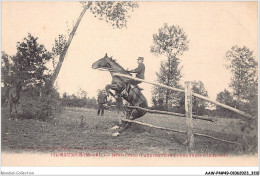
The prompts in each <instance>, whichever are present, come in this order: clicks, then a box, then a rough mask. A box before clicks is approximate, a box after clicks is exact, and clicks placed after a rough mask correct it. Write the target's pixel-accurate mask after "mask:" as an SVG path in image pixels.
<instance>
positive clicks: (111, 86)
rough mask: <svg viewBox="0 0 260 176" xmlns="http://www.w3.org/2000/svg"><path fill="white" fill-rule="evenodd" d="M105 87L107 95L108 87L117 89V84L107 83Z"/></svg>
mask: <svg viewBox="0 0 260 176" xmlns="http://www.w3.org/2000/svg"><path fill="white" fill-rule="evenodd" d="M105 89H106V93H107V96H109V90H110V89H113V90H118V85H117V84H108V85H106V88H105Z"/></svg>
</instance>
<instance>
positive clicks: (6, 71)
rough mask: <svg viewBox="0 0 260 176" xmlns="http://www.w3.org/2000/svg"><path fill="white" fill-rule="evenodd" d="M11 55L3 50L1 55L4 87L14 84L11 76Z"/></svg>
mask: <svg viewBox="0 0 260 176" xmlns="http://www.w3.org/2000/svg"><path fill="white" fill-rule="evenodd" d="M10 60H12V59H11V56H9V55H8V54H6V53H5V52H2V57H1V83H2V85H3V86H4V87H8V86H11V84H12V80H11V79H12V78H11V75H10V73H11V67H12V64H11V63H10Z"/></svg>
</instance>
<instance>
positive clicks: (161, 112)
mask: <svg viewBox="0 0 260 176" xmlns="http://www.w3.org/2000/svg"><path fill="white" fill-rule="evenodd" d="M124 107H127V108H130V109H140V110H143V111H146V112H149V113H156V114H165V115H174V116H179V117H185V114H180V113H176V112H168V111H158V110H151V109H146V108H142V107H139V106H124ZM192 118H193V119H199V120H205V121H210V122H215V120H214V119H212V118H207V117H203V116H198V115H194V114H193V115H192Z"/></svg>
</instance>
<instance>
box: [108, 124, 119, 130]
mask: <svg viewBox="0 0 260 176" xmlns="http://www.w3.org/2000/svg"><path fill="white" fill-rule="evenodd" d="M118 128H119V126H117V125H116V126H114V127H112V128H110V130H115V129H118Z"/></svg>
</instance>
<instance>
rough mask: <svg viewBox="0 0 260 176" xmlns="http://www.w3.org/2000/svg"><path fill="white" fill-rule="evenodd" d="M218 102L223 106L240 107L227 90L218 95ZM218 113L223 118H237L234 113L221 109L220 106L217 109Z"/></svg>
mask: <svg viewBox="0 0 260 176" xmlns="http://www.w3.org/2000/svg"><path fill="white" fill-rule="evenodd" d="M217 102H220V103H223V104H225V105H228V106H231V107H237V105H238V104H237V101H236V100H235V99H234V97H233V95H232V94H231V92H229V91H228V90H226V89H225V90H224V91H222V92H220V93H218V94H217ZM216 113H217V115H218V116H221V117H234V116H236V114H234V113H233V112H232V111H230V110H228V109H226V108H222V107H219V106H217V107H216Z"/></svg>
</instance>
